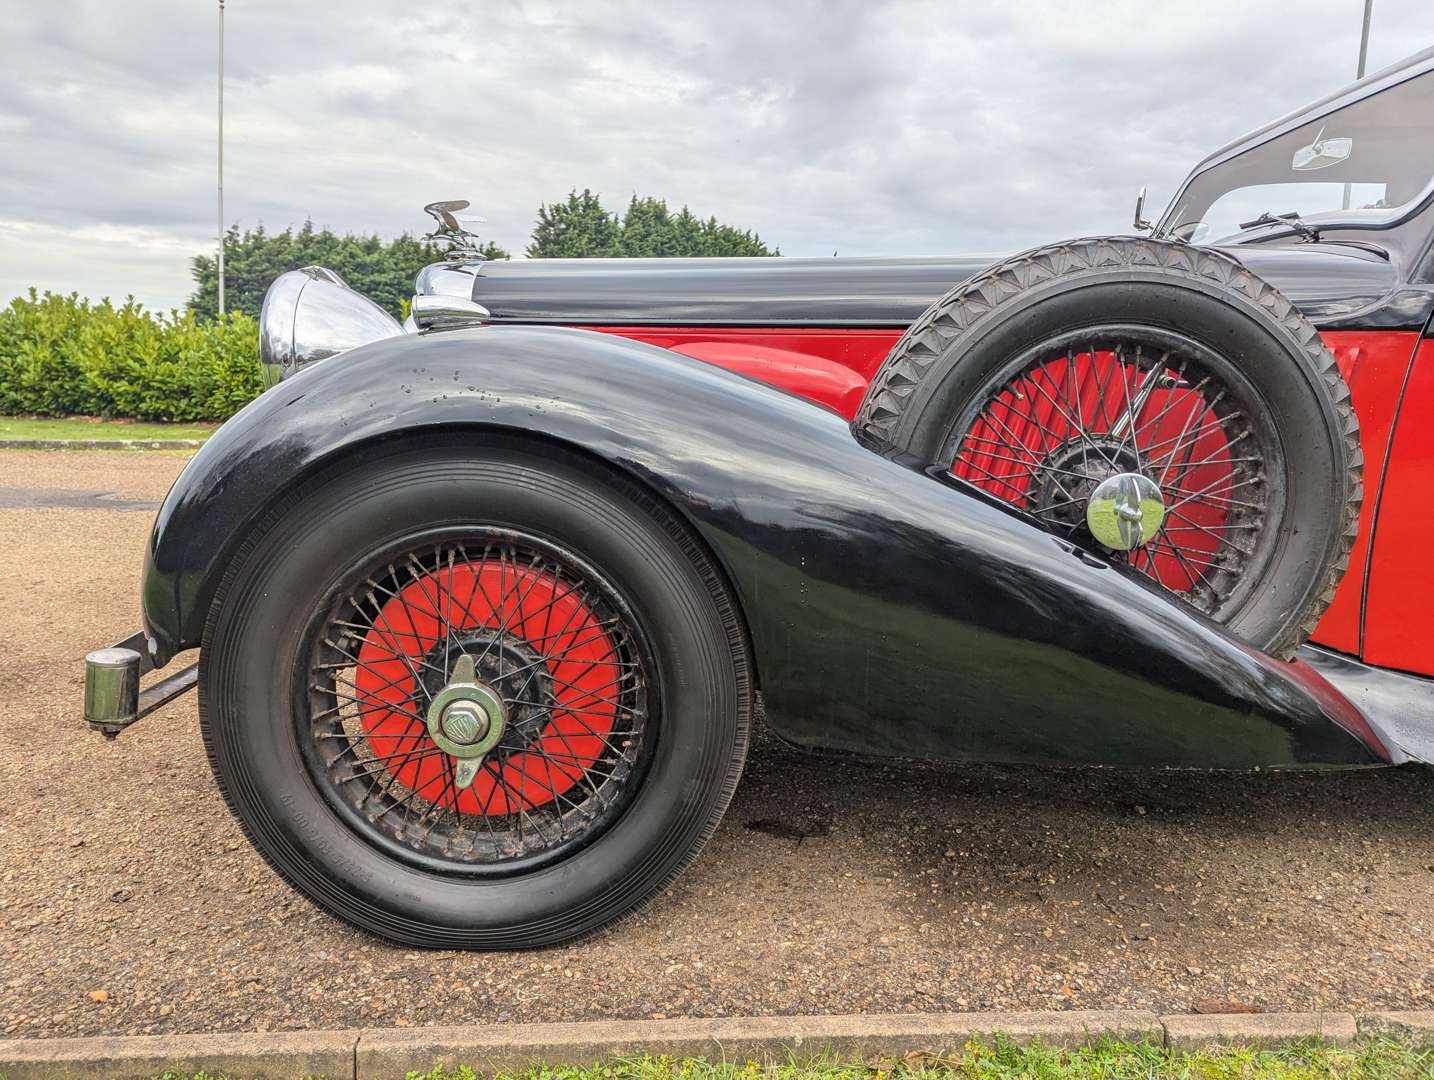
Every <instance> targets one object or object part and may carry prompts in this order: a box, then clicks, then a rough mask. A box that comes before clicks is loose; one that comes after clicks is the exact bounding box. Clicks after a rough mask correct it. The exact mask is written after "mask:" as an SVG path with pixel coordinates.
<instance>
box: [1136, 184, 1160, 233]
mask: <svg viewBox="0 0 1434 1080" xmlns="http://www.w3.org/2000/svg"><path fill="white" fill-rule="evenodd" d="M1133 224H1134V226H1135V231H1136V232H1149V231H1150V230H1151V229H1153V228H1155V224H1154V223H1153V222H1150V221H1146V220H1145V188H1143V187H1142V188H1141V189H1140V192H1139V193H1138V194H1137V195H1136V196H1135V221H1134V223H1133Z"/></svg>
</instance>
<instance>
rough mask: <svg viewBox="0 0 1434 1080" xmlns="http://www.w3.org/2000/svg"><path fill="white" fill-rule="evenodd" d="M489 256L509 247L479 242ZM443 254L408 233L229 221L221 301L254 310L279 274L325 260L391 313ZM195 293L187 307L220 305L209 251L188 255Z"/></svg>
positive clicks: (206, 310)
mask: <svg viewBox="0 0 1434 1080" xmlns="http://www.w3.org/2000/svg"><path fill="white" fill-rule="evenodd" d="M482 251H483V254H484V255H486V256H487V257H488V258H490V259H506V258H508V253H507V252H506V251H504V250H503V249H502V248H500V247H498V246H497V245H496V244H494V243H492V242H491V241H490V242H488V243H486V244H484V245H483V247H482ZM441 259H442V254H441V253H440V252H439V251H437V250H436V249H434V248H431V247H429V246H428V245H427V244H425V243H423V242H422V241H421V240H419V239H418V238H417V237H414V236H412V235H410V234H408V233H404V234H403V235H402V236H399V237H398V238H396V239H394V240H390V241H388V242H387V243H385V242H384V241H383V240H380V239H379V237H378V236H377V235H373V236H354V235H348V234H345V235H343V236H339V235H337V234H336V233H334V232H332V231H331V230H329V229H315V228H314V223H313V222H312V221H306V222H304V224H303V227H302V228H300V229H299V231H298V232H295V231H294V230H293V229H285V230H284V231H283V232H281V233H274V234H272V235H270V234H269V233H267V232H265V230H264V226H263V225H260V226H258V227H257V228H254V229H249V230H245V231H244V232H242V233H241V232H240V231H239V227H238V226H237V225H236V226H233V227H231V228H230V229H229V231H228V232H227V233H225V236H224V301H225V307H227V308H228V309H229V310H230V311H243V312H247V313H248V314H250V315H258V314H259V308H260V306H261V305H262V304H263V302H264V293H265V292H266V291H268V288H269V285H270V284H271V283H272V282H273V280H274V279H275V278H276V277H278V276H279V275H280V274H282V273H284V272H285V271H287V270H297V269H298V268H299V267H301V266H314V265H318V266H327V267H328V268H329V269H330V270H334V271H336V272H337V273H338V275H339V276H340V277H342V278H343V279H344V280H345V281H347V282H348V283H349V285H351V286H352V287H353V288H354V289H356V290H358V291H359V292H361V293H363V295H364V296H367V297H368V298H369V299H370V300H372V301H374V302H375V303H376V304H378V305H379V306H380V307H383V308H385V309H387V310H388V311H389V312H390V313H391V314H393V315H394V316H396V317H397V316H400V315H401V312H402V306H401V305H402V303H403V302H406V301H408V300H409V299H410V298H411V297H412V296H413V279H414V276H415V275H416V274H417V273H418V271H420V270H422V269H423V268H424V267H425V266H427V265H428V264H429V263H432V262H438V261H440V260H441ZM192 273H193V276H194V284H195V289H194V295H192V296H191V297H190V298H189V310H190V311H193V312H194V313H195V314H196V315H199V316H201V317H203V318H210V317H212V316H213V315H214V314H215V313H216V311H217V310H218V306H219V304H218V296H219V273H218V269H217V266H216V259H215V258H214V256H212V255H199V256H196V257H195V258H194V259H193V261H192Z"/></svg>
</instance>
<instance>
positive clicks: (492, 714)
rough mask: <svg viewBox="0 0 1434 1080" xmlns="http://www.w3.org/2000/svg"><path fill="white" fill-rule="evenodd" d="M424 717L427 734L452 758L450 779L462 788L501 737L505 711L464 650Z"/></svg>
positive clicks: (505, 719) (506, 714)
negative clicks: (446, 682) (426, 720)
mask: <svg viewBox="0 0 1434 1080" xmlns="http://www.w3.org/2000/svg"><path fill="white" fill-rule="evenodd" d="M427 719H428V735H429V738H431V739H432V740H433V741H434V743H436V744H437V746H438V748H439V749H440V750H442V751H443V752H444V753H445V754H447V755H449V756H450V757H452V758H453V759H454V769H453V771H454V778H453V782H454V784H455V785H456V786H457V787H458V788H459V789H463V788H466V787H469V786H470V785H471V784H472V783H473V778H474V777H475V776H477V775H478V770H479V769H480V768H482V766H483V758H484V757H486V756H487V754H488V753H489V751H491V750H492V749H493V748H494V747H495V746H497V745H498V742H499V740H501V739H502V738H503V728H504V726H505V725H506V724H507V720H508V712H507V709H506V708H505V707H504V705H503V699H502V698H501V697H499V696H498V694H497V693H496V692H495V691H494V690H493V689H492V687H489V686H487V685H485V684H483V683H480V682H479V681H478V676H477V672H476V669H475V666H474V663H473V657H471V656H469V655H468V654H467V653H464V654H463V655H462V656H460V657H459V658H458V659H457V661H456V662H455V663H454V665H453V674H452V677H451V678H450V679H449V681H448V684H447V685H446V686H444V687H443V689H442V690H440V691H438V693H436V694H434V695H433V700H432V701H431V702H429V704H428V717H427Z"/></svg>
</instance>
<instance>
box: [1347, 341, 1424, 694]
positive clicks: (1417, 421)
mask: <svg viewBox="0 0 1434 1080" xmlns="http://www.w3.org/2000/svg"><path fill="white" fill-rule="evenodd" d="M1355 400H1356V403H1357V402H1358V398H1356V399H1355ZM1431 406H1434V340H1430V339H1427V338H1426V339H1425V340H1424V341H1422V342H1420V344H1419V348H1418V350H1417V352H1416V353H1415V355H1414V358H1413V360H1412V362H1411V363H1410V364H1409V365H1408V378H1407V379H1406V380H1405V388H1404V393H1403V395H1402V398H1401V401H1400V406H1399V412H1398V416H1397V417H1396V418H1395V422H1394V437H1393V438H1392V439H1391V440H1390V443H1389V455H1388V458H1387V462H1386V463H1385V464H1384V468H1383V483H1382V484H1381V485H1380V488H1379V495H1378V498H1377V500H1376V501H1377V510H1376V517H1375V519H1374V528H1373V530H1372V531H1371V533H1370V537H1371V540H1370V542H1371V544H1372V547H1373V550H1372V556H1371V557H1370V558H1369V560H1368V565H1367V579H1366V589H1365V602H1364V641H1363V652H1362V659H1363V660H1364V661H1365V662H1366V663H1368V664H1373V665H1377V666H1379V667H1388V668H1397V669H1399V670H1402V671H1412V672H1416V673H1419V674H1434V619H1431V618H1430V613H1431V611H1434V572H1431V571H1430V564H1429V562H1428V561H1426V552H1425V550H1424V548H1425V546H1426V545H1427V544H1428V543H1429V523H1430V520H1431V514H1430V511H1429V509H1428V499H1429V493H1430V492H1431V491H1434V425H1431V424H1430V411H1431ZM1370 475H1372V473H1371V472H1370V471H1369V469H1368V466H1366V472H1365V476H1366V477H1368V476H1370ZM1366 483H1368V481H1366ZM1366 497H1367V496H1366Z"/></svg>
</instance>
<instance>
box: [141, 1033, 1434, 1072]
mask: <svg viewBox="0 0 1434 1080" xmlns="http://www.w3.org/2000/svg"><path fill="white" fill-rule="evenodd" d="M481 1075H482V1074H478V1073H475V1072H474V1071H473V1070H472V1069H470V1068H468V1067H467V1066H462V1067H459V1068H456V1069H445V1068H441V1067H435V1068H433V1069H432V1070H430V1071H429V1072H410V1073H409V1074H408V1080H478V1078H479V1077H480V1076H481ZM498 1075H499V1076H500V1077H503V1078H504V1080H1157V1078H1165V1077H1169V1078H1178V1080H1406V1078H1407V1080H1434V1050H1424V1049H1418V1048H1416V1047H1413V1046H1410V1045H1408V1044H1405V1043H1401V1042H1396V1041H1393V1040H1389V1039H1366V1040H1363V1041H1361V1042H1359V1043H1357V1044H1355V1045H1353V1046H1347V1047H1334V1046H1326V1045H1319V1044H1310V1043H1305V1044H1296V1045H1293V1046H1288V1047H1284V1048H1282V1049H1279V1050H1255V1049H1250V1048H1230V1049H1219V1050H1201V1051H1191V1052H1183V1051H1177V1050H1167V1049H1165V1048H1164V1047H1159V1046H1152V1045H1150V1044H1148V1043H1120V1042H1103V1043H1100V1044H1099V1045H1096V1046H1089V1047H1083V1048H1081V1049H1077V1050H1061V1049H1057V1048H1054V1047H1048V1046H1042V1045H1040V1044H1038V1043H1037V1044H1034V1045H1031V1046H1024V1047H1021V1046H1016V1045H1014V1044H1012V1043H1009V1042H1005V1041H999V1040H998V1041H997V1042H996V1043H995V1044H993V1045H982V1044H975V1043H967V1044H966V1046H965V1048H964V1049H963V1050H962V1051H961V1052H960V1053H957V1054H953V1055H950V1056H946V1057H937V1056H935V1055H929V1054H911V1055H908V1056H907V1057H905V1058H903V1059H899V1060H896V1061H881V1062H872V1063H866V1064H842V1063H840V1062H835V1061H815V1062H805V1063H797V1062H795V1061H794V1062H792V1063H790V1064H787V1065H777V1066H767V1065H759V1064H757V1063H755V1062H750V1061H749V1062H745V1063H735V1062H709V1061H706V1060H704V1059H702V1058H681V1059H677V1060H673V1059H671V1058H646V1057H645V1058H636V1059H633V1060H630V1061H612V1062H609V1063H607V1064H606V1065H598V1066H593V1067H591V1068H584V1069H579V1068H571V1067H567V1066H560V1067H541V1068H533V1069H528V1070H526V1071H525V1072H521V1073H500V1074H498ZM160 1080H224V1078H223V1077H216V1076H212V1075H209V1074H205V1073H200V1074H198V1075H195V1076H190V1075H188V1074H178V1073H166V1074H165V1075H164V1076H163V1077H162V1078H160Z"/></svg>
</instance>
